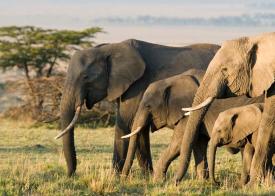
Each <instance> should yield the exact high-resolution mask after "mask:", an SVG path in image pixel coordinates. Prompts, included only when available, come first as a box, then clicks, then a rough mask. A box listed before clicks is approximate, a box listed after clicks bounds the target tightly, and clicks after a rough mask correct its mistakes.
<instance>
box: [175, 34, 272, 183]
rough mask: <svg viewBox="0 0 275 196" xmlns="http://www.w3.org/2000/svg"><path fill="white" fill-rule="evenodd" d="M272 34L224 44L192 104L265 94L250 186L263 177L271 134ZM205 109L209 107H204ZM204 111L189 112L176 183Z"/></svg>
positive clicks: (186, 160)
mask: <svg viewBox="0 0 275 196" xmlns="http://www.w3.org/2000/svg"><path fill="white" fill-rule="evenodd" d="M274 51H275V33H269V34H263V35H260V36H255V37H244V38H240V39H236V40H231V41H227V42H225V43H224V44H223V45H222V47H221V48H220V49H219V51H218V52H217V54H216V55H215V57H214V58H213V59H212V61H211V62H210V65H209V67H208V69H207V71H206V74H205V75H204V78H203V80H202V82H201V85H200V87H199V89H198V91H197V93H196V95H195V98H194V100H193V104H192V105H193V106H197V105H199V104H200V103H202V102H204V100H206V99H207V98H209V97H213V98H214V99H215V98H226V97H232V96H240V95H246V94H249V95H250V96H252V97H255V96H259V95H261V94H263V92H264V91H266V92H267V93H266V99H265V101H264V112H263V118H262V119H261V122H260V127H259V136H258V138H257V144H256V149H255V154H254V156H253V160H252V166H251V170H250V177H251V178H250V181H251V183H250V185H251V184H254V183H255V182H257V181H258V180H257V179H260V178H261V176H262V173H263V164H264V157H265V156H266V153H267V149H268V144H269V141H270V138H271V135H272V131H273V130H275V129H274V126H275V107H274V105H275V85H274V78H275V77H274V75H275V53H274ZM208 107H209V105H208ZM208 107H204V108H201V109H199V110H196V111H193V112H191V115H190V117H189V119H188V122H187V124H186V129H185V134H184V136H183V140H182V141H183V142H182V146H181V154H180V163H179V168H178V170H177V174H176V179H175V180H176V183H179V181H180V180H181V179H182V178H183V176H184V174H185V173H186V171H187V168H188V165H189V160H190V156H191V150H192V147H193V146H194V143H195V141H196V139H197V136H198V132H199V127H200V125H201V123H202V120H203V119H204V116H205V113H206V112H207V110H208Z"/></svg>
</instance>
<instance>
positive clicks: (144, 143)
mask: <svg viewBox="0 0 275 196" xmlns="http://www.w3.org/2000/svg"><path fill="white" fill-rule="evenodd" d="M149 133H150V126H146V127H145V128H144V130H143V131H141V133H140V136H139V140H138V145H137V150H136V157H137V160H138V163H139V166H140V167H141V169H142V170H143V173H145V174H148V173H153V163H152V157H151V149H150V135H149Z"/></svg>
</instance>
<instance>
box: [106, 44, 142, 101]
mask: <svg viewBox="0 0 275 196" xmlns="http://www.w3.org/2000/svg"><path fill="white" fill-rule="evenodd" d="M110 47H111V48H110V54H109V57H108V60H107V68H108V72H109V86H108V89H107V93H108V95H107V99H108V100H109V101H112V100H115V99H116V98H118V97H120V96H121V95H122V94H123V93H124V92H125V91H126V90H127V89H128V88H129V86H130V85H131V84H132V83H134V82H135V81H136V80H138V79H139V78H140V77H141V76H142V75H143V73H144V71H145V68H146V66H145V63H144V61H143V59H142V58H141V56H140V54H139V53H138V51H137V50H136V49H134V48H133V47H132V46H130V45H129V44H128V43H120V44H113V45H110Z"/></svg>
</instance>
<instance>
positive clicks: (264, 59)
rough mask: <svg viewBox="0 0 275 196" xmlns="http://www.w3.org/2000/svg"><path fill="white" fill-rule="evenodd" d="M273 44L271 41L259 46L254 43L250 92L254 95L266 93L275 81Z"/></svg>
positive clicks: (251, 54)
mask: <svg viewBox="0 0 275 196" xmlns="http://www.w3.org/2000/svg"><path fill="white" fill-rule="evenodd" d="M268 42H270V41H268ZM271 45H272V44H270V43H263V44H262V45H259V47H258V45H256V44H254V46H253V48H254V50H251V53H250V56H251V58H250V59H252V60H251V62H250V64H251V65H250V67H251V73H250V77H251V81H250V89H249V94H250V95H251V96H252V97H257V96H260V95H262V94H264V91H267V90H268V89H269V88H270V87H271V85H272V84H273V83H274V81H275V58H274V46H273V47H272V46H271Z"/></svg>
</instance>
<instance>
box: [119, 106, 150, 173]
mask: <svg viewBox="0 0 275 196" xmlns="http://www.w3.org/2000/svg"><path fill="white" fill-rule="evenodd" d="M148 117H149V112H148V111H147V110H145V109H144V110H143V109H140V108H139V109H138V112H137V113H136V116H135V118H134V123H133V126H132V131H131V133H135V134H128V135H127V136H129V135H130V136H129V137H130V142H129V146H128V151H127V156H126V160H125V163H124V166H123V169H122V175H124V176H127V175H128V174H129V171H130V169H131V166H132V164H133V161H134V157H135V152H136V149H137V141H138V135H137V134H138V132H140V131H142V130H143V128H144V127H145V126H146V124H147V122H148ZM122 138H127V137H125V136H124V137H122Z"/></svg>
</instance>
